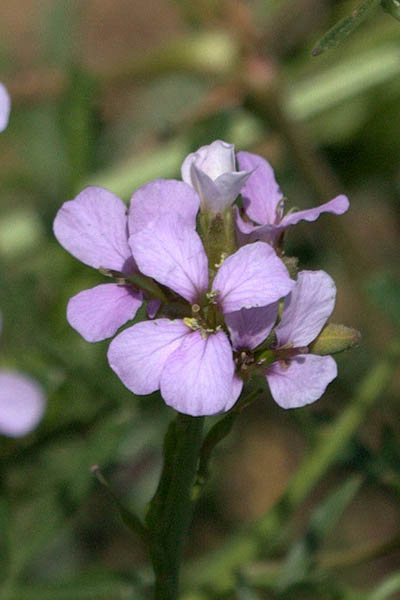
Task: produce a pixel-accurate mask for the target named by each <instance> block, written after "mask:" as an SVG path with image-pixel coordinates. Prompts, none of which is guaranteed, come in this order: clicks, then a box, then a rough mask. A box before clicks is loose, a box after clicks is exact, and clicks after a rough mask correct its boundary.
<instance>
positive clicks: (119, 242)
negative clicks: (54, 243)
mask: <svg viewBox="0 0 400 600" xmlns="http://www.w3.org/2000/svg"><path fill="white" fill-rule="evenodd" d="M54 234H55V236H56V238H57V240H58V241H59V242H60V244H61V245H62V246H64V248H65V249H66V250H68V252H70V253H71V254H72V255H73V256H75V258H78V259H79V260H81V261H82V262H83V263H85V264H86V265H89V266H90V267H94V268H95V269H98V268H100V267H104V268H107V269H114V270H116V271H123V272H127V269H128V270H129V268H130V267H131V265H130V267H129V263H131V261H132V255H131V251H130V249H129V245H128V233H127V216H126V206H125V204H124V203H123V202H122V200H120V199H119V198H118V197H117V196H115V195H114V194H112V193H111V192H109V191H108V190H106V189H104V188H100V187H88V188H86V189H84V190H83V191H82V192H81V193H80V194H78V196H77V197H76V198H75V199H74V200H70V201H69V202H65V203H64V204H63V205H62V207H61V208H60V210H59V211H58V213H57V216H56V218H55V221H54Z"/></svg>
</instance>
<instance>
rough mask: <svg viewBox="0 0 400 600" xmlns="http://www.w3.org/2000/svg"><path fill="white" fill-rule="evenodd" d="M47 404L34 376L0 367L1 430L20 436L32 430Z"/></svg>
mask: <svg viewBox="0 0 400 600" xmlns="http://www.w3.org/2000/svg"><path fill="white" fill-rule="evenodd" d="M0 331H1V314H0ZM45 404H46V400H45V396H44V392H43V389H42V387H41V386H40V385H39V384H38V383H37V382H36V381H34V380H33V379H32V378H31V377H28V375H23V374H22V373H19V372H18V371H11V370H7V369H0V433H1V434H3V435H7V436H9V437H15V438H17V437H21V436H23V435H26V434H27V433H29V432H30V431H32V429H34V428H35V427H36V425H37V424H38V423H39V421H40V419H41V418H42V416H43V412H44V409H45Z"/></svg>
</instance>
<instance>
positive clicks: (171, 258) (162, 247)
mask: <svg viewBox="0 0 400 600" xmlns="http://www.w3.org/2000/svg"><path fill="white" fill-rule="evenodd" d="M129 243H130V245H131V248H132V252H133V255H134V257H135V259H136V262H137V264H138V266H139V269H140V270H141V272H142V273H144V274H145V275H148V276H149V277H153V278H154V279H156V280H157V281H158V282H159V283H161V284H163V285H166V286H167V287H169V288H170V289H171V290H174V291H175V292H177V293H178V294H180V295H181V296H182V297H183V298H185V299H186V300H188V301H189V302H195V301H198V300H199V299H200V297H201V295H202V294H203V293H204V292H205V291H206V289H207V287H208V261H207V256H206V253H205V252H204V248H203V244H202V242H201V239H200V237H199V236H198V234H197V233H196V232H195V231H194V230H193V228H192V227H190V226H189V225H188V224H187V222H186V221H184V219H182V218H181V217H180V216H179V215H173V214H171V215H164V216H161V217H160V218H159V219H157V220H156V221H153V222H152V223H151V224H150V225H149V226H148V227H146V228H145V229H142V230H141V231H139V232H137V233H135V234H134V235H131V237H130V238H129Z"/></svg>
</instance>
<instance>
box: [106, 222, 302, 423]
mask: <svg viewBox="0 0 400 600" xmlns="http://www.w3.org/2000/svg"><path fill="white" fill-rule="evenodd" d="M129 243H130V245H131V248H132V252H133V255H134V257H135V260H136V262H137V264H138V266H139V268H140V270H141V272H142V273H144V274H145V275H147V276H148V277H152V278H154V279H155V280H156V281H158V282H159V283H160V284H162V285H164V286H166V287H168V288H169V289H170V290H172V291H173V292H175V293H176V294H178V295H179V296H181V297H182V298H184V299H185V300H186V301H187V302H188V303H189V305H188V309H189V310H190V306H191V308H192V317H191V318H183V319H175V320H169V319H155V320H154V321H147V322H141V323H138V324H136V325H133V327H130V328H128V329H125V330H124V331H123V332H122V333H120V334H119V335H118V336H117V337H116V338H115V339H114V340H113V341H112V342H111V344H110V348H109V352H108V359H109V363H110V365H111V367H112V369H113V370H114V371H115V372H116V373H117V375H118V376H119V377H120V379H121V380H122V382H123V383H124V384H125V385H126V387H128V388H129V389H130V390H132V391H133V392H134V393H136V394H150V393H152V392H154V391H155V390H157V389H160V391H161V395H162V397H163V398H164V400H165V402H166V403H167V404H168V405H169V406H171V407H173V408H175V409H176V410H178V411H179V412H182V413H186V414H190V415H193V416H199V415H211V414H216V413H219V412H221V411H226V410H229V409H230V408H231V407H232V406H233V404H234V403H235V402H236V400H237V398H238V396H239V394H240V391H241V388H242V382H241V380H240V379H239V378H238V377H237V376H235V363H234V360H233V355H232V348H231V344H230V342H229V338H228V336H227V334H226V333H225V332H224V331H223V328H222V325H223V315H225V314H226V313H229V312H232V311H238V310H240V309H242V308H244V307H246V308H250V307H253V306H265V305H267V304H270V303H272V302H276V301H277V300H278V299H279V298H281V297H283V296H286V295H287V294H288V293H289V292H290V290H291V289H292V287H293V281H292V280H291V279H290V277H289V275H288V273H287V270H286V268H285V266H284V265H283V263H282V261H281V260H280V259H279V258H278V257H277V256H276V254H275V252H274V250H273V249H272V248H271V247H270V246H269V245H268V244H264V243H262V242H256V243H254V244H250V245H248V246H246V247H244V248H240V249H239V250H238V251H237V252H235V253H234V254H232V255H231V256H229V257H228V258H226V259H225V261H224V262H223V263H222V265H221V266H220V267H219V269H218V272H217V274H216V276H215V278H214V280H213V281H212V282H211V285H210V287H209V275H208V260H207V256H206V253H205V251H204V248H203V244H202V242H201V240H200V237H199V236H198V234H197V233H196V231H195V230H194V228H193V226H192V225H190V224H189V223H188V222H187V221H185V219H183V218H182V217H180V216H179V215H176V214H170V215H168V216H167V215H162V216H161V217H160V218H158V219H157V220H155V221H152V222H151V223H150V225H148V226H147V227H146V228H144V229H142V230H140V231H138V232H136V234H133V235H132V236H131V237H130V238H129ZM208 290H209V291H208ZM189 314H190V313H189Z"/></svg>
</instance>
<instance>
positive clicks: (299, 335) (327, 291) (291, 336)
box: [276, 271, 336, 348]
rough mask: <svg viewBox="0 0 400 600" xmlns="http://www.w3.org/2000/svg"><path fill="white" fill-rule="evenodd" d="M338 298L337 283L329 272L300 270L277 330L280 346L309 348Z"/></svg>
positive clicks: (286, 300)
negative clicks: (288, 345) (289, 345)
mask: <svg viewBox="0 0 400 600" xmlns="http://www.w3.org/2000/svg"><path fill="white" fill-rule="evenodd" d="M335 298H336V286H335V282H334V281H333V279H332V277H330V276H329V275H328V273H325V272H324V271H300V273H299V274H298V277H297V281H296V285H295V287H294V288H293V291H292V292H291V294H290V295H289V296H288V297H287V298H285V302H284V305H283V313H282V318H281V320H280V322H279V325H278V327H277V328H276V335H277V337H278V344H279V346H284V345H286V344H293V346H294V347H295V348H296V347H300V346H308V344H309V343H310V342H312V341H313V340H314V339H315V338H316V337H317V335H318V334H319V332H320V331H321V329H322V327H323V326H324V324H325V323H326V321H327V319H328V318H329V317H330V315H331V313H332V311H333V308H334V306H335Z"/></svg>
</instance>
